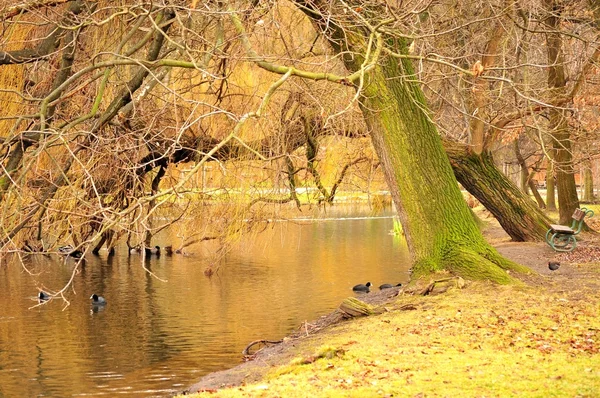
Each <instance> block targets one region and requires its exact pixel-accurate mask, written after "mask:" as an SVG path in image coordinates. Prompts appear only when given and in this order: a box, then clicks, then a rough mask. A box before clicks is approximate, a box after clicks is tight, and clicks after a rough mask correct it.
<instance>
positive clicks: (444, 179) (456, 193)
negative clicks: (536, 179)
mask: <svg viewBox="0 0 600 398" xmlns="http://www.w3.org/2000/svg"><path fill="white" fill-rule="evenodd" d="M296 3H297V4H300V5H301V6H302V10H303V11H304V12H305V13H306V14H307V15H308V16H309V17H311V18H313V20H314V21H315V22H316V23H317V25H318V29H319V30H320V31H322V32H325V31H328V32H330V34H331V36H330V37H327V39H328V40H329V42H330V44H331V45H332V47H333V48H334V50H335V51H337V52H339V53H341V54H343V61H344V63H345V65H346V68H347V69H348V70H350V71H358V70H360V68H361V67H362V66H363V62H364V58H363V57H362V56H361V54H365V53H366V49H367V42H368V37H369V33H368V32H367V31H366V29H365V30H363V28H361V27H360V26H359V25H353V24H347V25H345V26H343V27H342V26H340V25H337V24H336V16H335V15H334V16H333V17H332V18H329V17H328V12H329V11H330V10H332V9H333V10H335V9H337V7H336V5H335V4H334V5H332V4H330V2H325V1H310V2H307V1H296ZM350 3H352V2H350ZM350 5H351V6H352V7H354V6H355V4H354V3H352V4H350ZM359 5H360V4H356V6H357V7H358V6H359ZM317 7H318V8H317ZM378 11H379V12H381V13H383V12H385V9H381V10H378ZM381 15H384V14H381ZM385 42H386V45H387V46H389V47H390V48H391V49H392V50H393V51H396V52H400V53H404V54H405V53H407V51H408V48H407V46H406V43H404V42H403V41H402V40H400V39H397V38H390V37H386V40H385ZM407 76H408V77H409V78H406V77H407ZM411 76H413V67H412V64H411V62H410V61H409V60H406V59H397V58H393V57H384V58H382V59H380V60H379V62H378V63H377V64H376V65H374V67H373V68H372V69H371V70H370V71H369V72H368V73H366V74H365V76H364V77H365V82H364V88H363V91H362V93H361V97H360V106H361V110H362V113H363V115H364V118H365V121H366V124H367V126H368V128H369V131H370V132H371V137H372V140H373V145H374V147H375V150H376V152H377V155H378V156H379V159H380V161H381V164H382V167H383V170H384V174H385V177H386V180H387V182H388V185H389V187H390V191H391V192H392V197H393V199H394V202H395V204H396V208H397V209H398V214H399V217H400V220H401V223H402V226H403V227H404V231H405V233H406V239H407V242H408V245H409V249H410V252H411V254H412V256H413V259H414V266H413V273H414V275H415V276H417V277H418V276H423V275H425V274H428V273H431V272H436V271H440V270H443V269H446V270H448V271H450V272H452V273H455V274H458V275H462V276H465V277H468V278H471V279H490V280H494V281H496V282H501V283H508V282H510V280H511V278H510V277H509V276H508V275H507V273H506V272H505V270H504V269H515V270H520V271H524V272H525V271H527V269H526V268H524V267H521V266H519V265H518V264H515V263H512V262H510V261H509V260H506V259H504V258H503V257H502V256H500V255H499V254H498V253H497V252H496V250H495V249H494V248H492V247H491V246H490V245H489V244H488V243H487V242H486V241H485V239H484V238H483V236H482V235H481V232H480V231H479V228H478V227H477V224H476V223H475V220H474V219H473V217H472V216H471V213H470V210H469V208H468V207H467V205H466V203H465V201H464V199H463V197H462V194H461V192H460V190H459V188H458V184H457V182H456V178H455V177H454V174H453V172H452V167H451V166H450V162H449V161H448V157H447V156H446V153H445V152H444V148H443V146H442V141H441V139H440V137H439V135H438V132H437V129H436V127H435V125H434V124H433V123H432V122H431V118H430V117H429V115H428V114H427V113H426V112H427V111H426V110H427V103H426V101H425V98H424V95H423V93H422V91H421V89H420V87H419V86H418V84H417V83H416V80H417V79H412V78H410V77H411Z"/></svg>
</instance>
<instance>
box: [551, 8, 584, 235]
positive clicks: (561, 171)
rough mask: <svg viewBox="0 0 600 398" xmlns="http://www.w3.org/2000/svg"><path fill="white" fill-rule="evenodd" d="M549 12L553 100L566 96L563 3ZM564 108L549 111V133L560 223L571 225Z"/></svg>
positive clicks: (572, 193)
mask: <svg viewBox="0 0 600 398" xmlns="http://www.w3.org/2000/svg"><path fill="white" fill-rule="evenodd" d="M545 5H546V9H547V11H548V13H549V16H548V18H547V21H546V23H547V25H548V27H549V28H550V29H551V30H550V31H549V33H547V36H546V37H547V38H546V41H547V45H546V49H547V52H548V65H549V67H548V85H549V86H550V91H551V95H552V97H554V98H560V97H566V95H567V89H566V85H567V80H566V77H565V67H564V56H563V52H562V37H561V34H560V20H559V17H560V14H561V12H562V8H563V7H564V5H563V3H562V2H561V3H559V2H557V1H556V0H545ZM566 112H567V111H566V110H565V109H564V108H550V123H549V127H550V131H551V135H552V138H553V148H554V167H555V172H556V189H557V191H558V212H559V223H561V224H569V223H570V222H571V216H572V215H573V212H574V211H575V209H577V208H578V207H579V199H578V197H577V186H576V185H575V172H574V170H573V155H572V152H571V132H570V129H569V123H568V121H567V115H566Z"/></svg>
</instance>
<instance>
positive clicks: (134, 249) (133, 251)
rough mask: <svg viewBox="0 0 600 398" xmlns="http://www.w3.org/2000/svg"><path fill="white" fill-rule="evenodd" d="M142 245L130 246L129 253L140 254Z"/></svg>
mask: <svg viewBox="0 0 600 398" xmlns="http://www.w3.org/2000/svg"><path fill="white" fill-rule="evenodd" d="M140 251H141V250H140V247H139V246H134V247H130V248H129V254H138V253H140Z"/></svg>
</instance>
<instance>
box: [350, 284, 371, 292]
mask: <svg viewBox="0 0 600 398" xmlns="http://www.w3.org/2000/svg"><path fill="white" fill-rule="evenodd" d="M370 287H371V282H367V283H366V284H364V285H363V284H360V285H356V286H354V287H353V288H352V291H354V292H364V293H369V291H370V289H369V288H370Z"/></svg>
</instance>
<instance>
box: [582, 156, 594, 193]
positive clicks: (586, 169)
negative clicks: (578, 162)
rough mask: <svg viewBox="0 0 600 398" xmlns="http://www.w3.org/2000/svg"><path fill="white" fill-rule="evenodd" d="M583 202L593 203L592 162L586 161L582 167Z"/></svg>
mask: <svg viewBox="0 0 600 398" xmlns="http://www.w3.org/2000/svg"><path fill="white" fill-rule="evenodd" d="M583 187H584V189H583V200H584V201H586V202H592V201H594V175H593V174H592V162H591V160H590V159H587V160H586V161H585V162H584V166H583Z"/></svg>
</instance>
